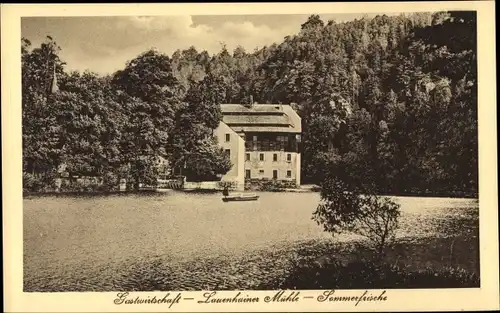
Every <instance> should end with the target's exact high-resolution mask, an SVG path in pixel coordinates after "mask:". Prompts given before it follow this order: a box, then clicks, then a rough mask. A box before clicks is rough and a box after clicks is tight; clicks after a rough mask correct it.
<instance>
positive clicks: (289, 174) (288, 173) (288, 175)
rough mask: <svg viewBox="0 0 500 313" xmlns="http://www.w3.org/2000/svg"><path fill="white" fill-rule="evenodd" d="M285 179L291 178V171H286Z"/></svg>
mask: <svg viewBox="0 0 500 313" xmlns="http://www.w3.org/2000/svg"><path fill="white" fill-rule="evenodd" d="M286 177H288V178H290V177H292V171H290V170H288V171H286Z"/></svg>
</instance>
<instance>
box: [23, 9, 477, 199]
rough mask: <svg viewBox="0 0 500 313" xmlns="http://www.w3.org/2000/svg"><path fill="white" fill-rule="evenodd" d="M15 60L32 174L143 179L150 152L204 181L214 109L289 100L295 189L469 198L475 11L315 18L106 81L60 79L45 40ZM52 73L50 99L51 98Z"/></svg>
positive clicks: (137, 64)
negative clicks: (297, 120)
mask: <svg viewBox="0 0 500 313" xmlns="http://www.w3.org/2000/svg"><path fill="white" fill-rule="evenodd" d="M22 52H23V118H24V119H23V127H24V129H23V139H24V142H23V148H24V172H25V173H27V174H26V175H25V176H26V177H28V176H29V175H31V176H32V177H31V176H30V179H35V178H34V177H37V179H39V177H42V176H43V177H45V176H47V173H50V172H53V170H54V168H55V167H56V166H57V165H58V164H60V163H61V162H64V163H65V164H68V167H69V168H70V169H71V171H72V172H73V173H87V174H89V173H90V174H96V173H97V174H99V175H104V176H110V177H113V179H111V181H115V180H116V179H117V177H124V175H125V176H127V175H128V176H127V177H130V175H132V176H133V177H134V178H133V180H134V181H135V182H138V181H140V180H141V179H143V178H144V177H149V180H151V181H152V180H153V179H152V177H154V174H155V173H154V170H153V169H152V168H154V166H152V165H153V163H154V159H155V157H156V156H158V155H164V156H166V157H167V158H169V160H170V161H171V162H172V163H178V162H186V160H189V161H190V162H191V163H192V164H190V167H191V168H197V171H199V172H200V173H201V174H200V175H201V176H203V177H208V176H212V177H213V176H214V175H217V174H219V173H223V172H224V171H226V170H227V168H228V166H230V164H228V163H227V160H224V155H223V154H222V152H221V151H219V149H217V148H216V146H215V145H216V142H215V141H214V140H209V139H207V134H210V133H211V129H214V128H215V127H216V125H217V120H218V119H220V108H219V104H220V103H248V102H249V101H250V98H251V97H253V99H254V101H257V102H259V103H293V105H294V106H295V108H296V109H297V111H298V113H299V114H300V116H301V117H302V128H303V137H302V138H303V140H302V151H303V157H302V173H303V174H302V176H303V183H318V184H320V183H321V181H322V179H323V178H324V177H325V175H337V176H341V177H342V178H343V179H344V180H350V181H352V182H354V183H356V184H361V185H363V186H364V187H368V188H373V189H375V190H376V191H377V192H379V193H393V194H401V193H409V192H412V193H422V192H426V191H429V192H432V193H441V194H449V195H451V194H463V193H475V192H477V189H478V185H477V184H478V148H477V69H476V62H477V61H476V55H477V49H476V14H475V12H439V13H432V14H431V13H417V14H411V15H408V14H407V15H400V16H391V17H388V16H377V17H375V18H373V19H368V18H363V19H360V20H354V21H351V22H343V23H336V22H335V21H322V20H321V19H320V17H319V16H317V15H313V16H310V17H309V19H308V20H307V22H306V23H304V24H303V25H302V26H301V29H300V32H299V33H297V34H295V35H294V34H290V36H287V37H286V38H284V40H283V42H281V43H275V44H273V45H271V46H269V47H262V48H259V49H256V50H255V51H250V52H249V51H245V50H244V49H243V48H241V47H238V48H236V49H235V50H234V51H232V52H231V51H228V50H227V49H226V48H225V47H224V46H223V47H222V48H221V51H220V52H219V53H217V54H216V55H210V54H208V53H207V52H206V51H197V50H196V48H195V47H191V48H190V49H187V50H183V51H176V52H175V53H174V54H173V55H172V56H167V55H165V54H162V53H160V52H158V51H154V50H151V51H147V52H145V53H144V54H142V55H140V56H138V57H137V58H136V59H134V60H132V61H130V62H129V63H128V64H127V65H126V66H125V68H124V69H123V70H122V71H118V72H117V73H115V74H113V75H110V77H99V76H98V75H96V74H93V73H89V72H85V73H66V72H64V63H63V62H62V61H61V60H60V59H59V58H58V56H57V55H58V47H57V44H56V43H55V41H54V40H52V38H49V39H48V41H47V42H46V43H45V44H43V45H42V47H40V48H37V49H31V47H30V45H29V41H27V40H23V45H22ZM54 64H55V71H56V72H57V77H58V79H59V91H58V92H56V93H49V91H50V83H51V81H52V76H53V75H52V74H53V69H54ZM56 108H57V109H56ZM62 134H64V135H62ZM193 151H196V153H194V154H193ZM191 155H194V156H196V157H190V156H191ZM131 160H133V161H134V162H133V164H132V168H131V167H130V166H131V165H130V164H128V163H129V162H130V161H131ZM134 164H135V165H134ZM125 165H126V166H125ZM124 167H126V170H125V169H124ZM131 173H132V174H131ZM28 174H29V175H28ZM49 176H50V175H49Z"/></svg>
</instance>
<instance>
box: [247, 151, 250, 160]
mask: <svg viewBox="0 0 500 313" xmlns="http://www.w3.org/2000/svg"><path fill="white" fill-rule="evenodd" d="M247 161H250V153H247Z"/></svg>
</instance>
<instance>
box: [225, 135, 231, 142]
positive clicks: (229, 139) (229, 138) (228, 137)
mask: <svg viewBox="0 0 500 313" xmlns="http://www.w3.org/2000/svg"><path fill="white" fill-rule="evenodd" d="M229 141H231V134H226V142H229Z"/></svg>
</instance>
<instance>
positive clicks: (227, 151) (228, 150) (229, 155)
mask: <svg viewBox="0 0 500 313" xmlns="http://www.w3.org/2000/svg"><path fill="white" fill-rule="evenodd" d="M225 152H226V155H227V156H228V157H231V150H230V149H226V151H225Z"/></svg>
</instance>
